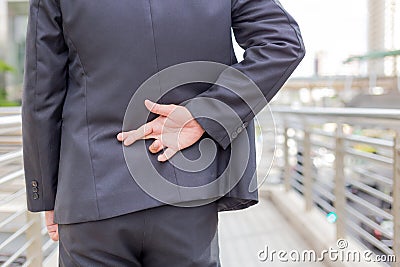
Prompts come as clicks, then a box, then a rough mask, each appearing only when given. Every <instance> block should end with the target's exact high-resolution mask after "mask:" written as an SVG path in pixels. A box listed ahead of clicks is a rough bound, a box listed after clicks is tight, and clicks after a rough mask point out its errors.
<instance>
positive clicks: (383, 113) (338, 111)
mask: <svg viewBox="0 0 400 267" xmlns="http://www.w3.org/2000/svg"><path fill="white" fill-rule="evenodd" d="M271 111H272V112H273V113H276V114H277V113H282V114H297V115H311V116H318V117H323V116H340V117H368V118H376V119H394V120H398V121H400V110H399V109H378V108H328V107H327V108H325V107H298V108H297V107H287V106H272V107H271Z"/></svg>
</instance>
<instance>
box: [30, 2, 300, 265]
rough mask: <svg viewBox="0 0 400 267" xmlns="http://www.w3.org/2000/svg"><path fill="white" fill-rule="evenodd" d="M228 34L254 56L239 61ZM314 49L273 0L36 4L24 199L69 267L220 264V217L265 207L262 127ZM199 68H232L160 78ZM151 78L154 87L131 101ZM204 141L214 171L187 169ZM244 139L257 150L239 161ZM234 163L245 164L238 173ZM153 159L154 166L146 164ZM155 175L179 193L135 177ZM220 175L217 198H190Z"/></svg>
mask: <svg viewBox="0 0 400 267" xmlns="http://www.w3.org/2000/svg"><path fill="white" fill-rule="evenodd" d="M232 30H233V34H234V37H235V39H236V41H237V43H238V44H239V45H240V46H241V47H242V48H243V49H244V50H245V53H244V59H243V60H242V61H240V62H237V60H236V58H235V55H234V51H233V45H232V38H231V37H232V36H231V33H232ZM304 53H305V50H304V45H303V42H302V39H301V35H300V30H299V27H298V25H297V24H296V22H295V21H294V19H293V18H292V17H291V16H290V15H289V14H288V13H287V12H286V11H285V9H284V8H283V7H282V6H281V4H280V3H279V2H278V1H277V0H118V1H110V0H97V1H92V0H31V1H30V16H29V22H28V32H27V38H26V64H25V76H24V90H23V102H22V116H23V117H22V119H23V152H24V168H25V179H26V192H27V204H28V209H29V210H30V211H32V212H40V211H45V214H46V224H47V229H48V232H49V235H50V237H51V238H52V239H53V240H59V242H60V246H59V252H60V253H59V257H60V258H59V261H60V265H61V266H143V267H153V266H178V267H184V266H219V265H220V263H219V256H218V249H217V248H216V246H217V224H218V212H222V211H226V210H238V209H244V208H247V207H249V206H252V205H254V204H256V203H257V202H258V194H257V190H249V188H250V187H251V186H250V185H251V183H254V177H255V175H256V174H255V168H256V166H255V165H256V164H255V144H254V124H253V118H254V116H255V115H256V114H257V112H259V111H260V110H261V109H262V108H263V107H265V105H266V103H267V102H268V101H270V100H271V99H272V98H273V96H274V95H275V94H276V93H277V92H278V90H279V89H280V88H281V87H282V85H283V84H284V83H285V81H286V80H287V79H288V78H289V76H290V75H291V73H292V72H293V71H294V70H295V68H296V67H297V66H298V64H299V63H300V61H301V60H302V58H303V56H304ZM190 62H203V63H204V62H213V63H215V64H220V65H226V66H230V68H227V69H226V70H224V71H219V72H218V71H217V72H215V73H212V74H211V76H213V75H214V76H215V83H214V82H213V83H205V82H192V83H185V84H181V85H179V86H176V88H174V89H173V90H170V91H168V92H167V91H166V90H164V89H165V88H166V87H168V85H167V84H166V83H164V80H163V75H162V74H160V72H162V71H163V70H167V69H168V68H170V67H173V66H176V65H178V66H179V64H184V63H190ZM199 64H200V65H201V64H202V63H199ZM218 66H219V65H218ZM194 69H196V68H194ZM200 69H201V68H200ZM207 69H208V68H207ZM234 70H235V71H237V72H238V73H240V74H237V73H236V72H235V71H234ZM184 71H186V72H185V74H182V75H181V76H182V77H186V76H188V75H189V76H190V75H192V74H193V75H197V74H201V73H196V71H195V70H193V71H192V70H191V69H185V70H184ZM200 72H203V71H200ZM205 72H207V71H205ZM210 72H211V71H210ZM178 76H179V75H178ZM152 77H153V78H154V77H156V78H157V79H158V80H157V82H154V83H153V86H151V88H150V89H148V90H147V91H145V94H144V96H142V97H141V98H140V101H139V102H135V101H133V100H132V99H134V98H135V96H136V95H137V93H138V90H139V88H141V86H142V85H143V84H144V83H146V81H149V79H151V78H152ZM168 77H170V76H168ZM172 80H174V79H172ZM224 85H226V86H224ZM254 88H256V89H254ZM260 94H261V96H262V97H261V98H260V97H259V96H260ZM262 100H265V101H262ZM132 103H133V105H132ZM226 108H229V109H230V110H231V111H232V112H227V109H226ZM124 118H125V119H124ZM203 140H212V143H213V147H214V148H215V151H214V152H215V153H214V156H213V157H212V159H211V161H210V162H209V164H207V166H206V167H204V168H198V170H196V171H193V170H188V169H185V168H180V167H179V166H182V164H181V163H182V162H183V161H184V160H189V161H191V162H196V159H197V158H199V157H201V154H202V153H201V149H202V147H201V146H202V145H201V144H202V143H204V142H203ZM242 143H243V144H244V143H246V144H248V153H247V154H246V153H243V154H241V153H235V151H234V147H235V146H237V145H240V144H242ZM142 147H145V149H142ZM231 159H234V160H236V161H237V162H244V163H246V164H245V165H244V166H245V168H244V169H243V171H242V172H236V171H235V170H234V169H235V168H234V167H235V166H236V165H234V166H233V167H230V165H229V164H230V160H231ZM145 160H149V161H150V162H151V163H152V165H151V168H150V167H146V168H145V167H143V168H141V166H145V165H141V164H142V162H143V164H144V163H145ZM181 161H182V162H181ZM132 166H133V167H132ZM153 168H154V170H155V171H156V173H157V174H159V175H160V176H161V177H162V178H163V179H164V180H165V181H167V182H169V184H173V185H175V186H176V188H177V189H176V191H168V194H166V195H167V196H166V199H162V198H160V197H159V196H157V195H155V194H153V193H152V192H153V189H154V190H159V191H161V192H162V190H164V188H159V186H158V185H157V184H154V186H153V187H152V186H150V187H143V185H142V184H141V182H138V181H146V180H148V181H153V180H154V179H153V178H154V172H153ZM227 170H228V171H227ZM222 176H223V179H225V180H223V181H225V183H215V184H216V186H215V187H214V188H212V189H211V190H209V191H190V192H194V193H185V192H187V191H185V190H186V189H187V188H189V189H194V188H203V187H204V186H206V185H210V184H211V185H213V184H214V182H215V181H217V180H218V178H220V177H222ZM218 181H219V180H218ZM233 181H234V182H233ZM222 184H224V185H222ZM226 184H228V185H229V186H227V187H225V185H226ZM151 185H152V184H151ZM174 188H175V187H174ZM221 188H224V189H226V188H228V189H229V190H228V191H227V192H225V191H224V190H220V189H221ZM165 190H166V192H167V189H165ZM199 192H200V193H199Z"/></svg>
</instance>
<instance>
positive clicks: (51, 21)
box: [22, 0, 68, 212]
mask: <svg viewBox="0 0 400 267" xmlns="http://www.w3.org/2000/svg"><path fill="white" fill-rule="evenodd" d="M25 59H26V61H25V73H24V86H23V97H22V135H23V154H24V169H25V182H26V193H27V203H28V210H30V211H35V212H36V211H44V210H52V209H53V208H54V201H55V196H56V191H57V173H58V162H59V154H60V136H61V124H62V118H61V116H62V108H63V104H64V99H65V92H66V84H67V66H68V64H67V61H68V49H67V46H66V44H65V42H64V38H63V32H62V19H61V12H60V8H59V3H58V2H57V1H56V0H31V1H30V11H29V19H28V30H27V37H26V58H25Z"/></svg>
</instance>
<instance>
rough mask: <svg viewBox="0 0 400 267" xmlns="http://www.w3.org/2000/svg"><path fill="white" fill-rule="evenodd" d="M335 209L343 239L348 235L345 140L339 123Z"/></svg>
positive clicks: (338, 237)
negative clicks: (346, 220)
mask: <svg viewBox="0 0 400 267" xmlns="http://www.w3.org/2000/svg"><path fill="white" fill-rule="evenodd" d="M335 144H336V146H335V188H334V193H335V209H336V216H337V220H336V238H337V239H342V238H344V237H345V235H346V222H345V216H346V215H345V213H346V210H345V206H346V189H345V188H346V183H345V177H344V140H343V125H342V124H341V123H340V122H339V123H338V124H337V128H336V136H335Z"/></svg>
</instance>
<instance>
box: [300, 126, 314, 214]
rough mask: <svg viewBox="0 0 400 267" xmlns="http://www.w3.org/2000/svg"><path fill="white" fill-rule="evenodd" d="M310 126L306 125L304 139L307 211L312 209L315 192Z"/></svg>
mask: <svg viewBox="0 0 400 267" xmlns="http://www.w3.org/2000/svg"><path fill="white" fill-rule="evenodd" d="M310 138H311V137H310V128H309V126H308V125H305V126H304V140H303V150H304V151H303V153H302V154H303V185H304V198H305V201H306V211H310V210H311V208H312V206H313V195H312V194H313V192H312V185H313V181H312V164H311V139H310Z"/></svg>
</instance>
